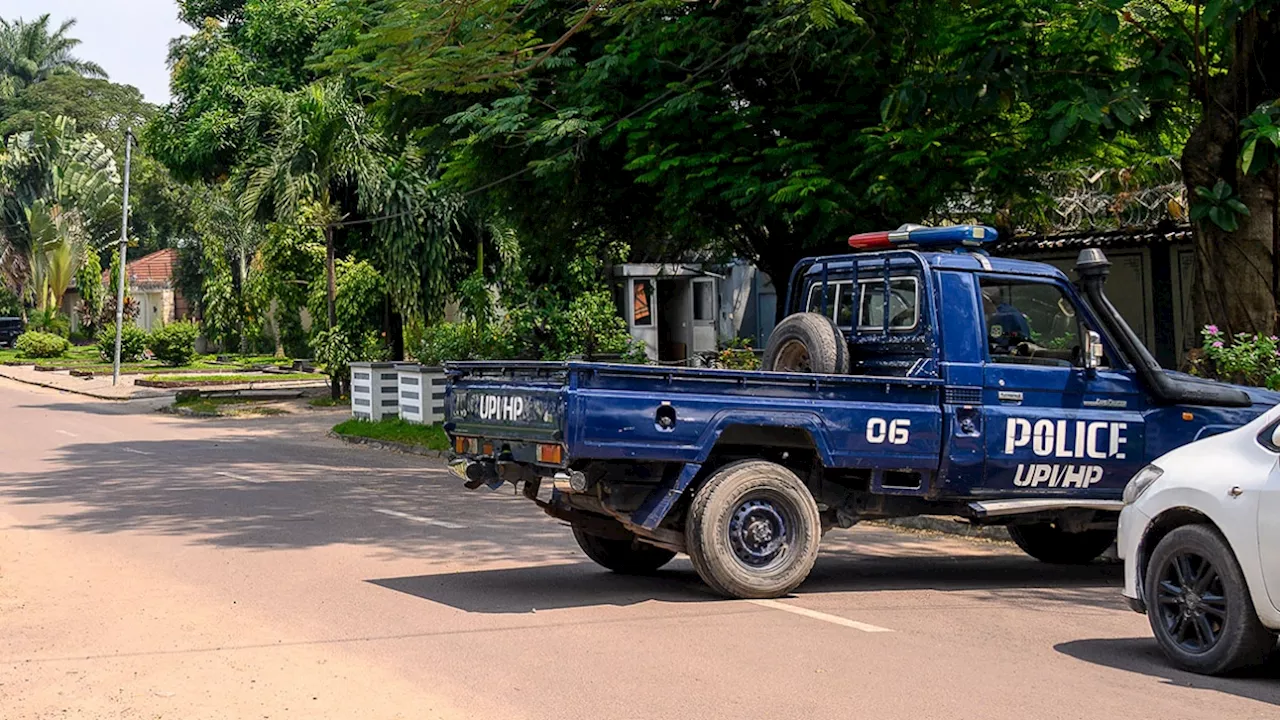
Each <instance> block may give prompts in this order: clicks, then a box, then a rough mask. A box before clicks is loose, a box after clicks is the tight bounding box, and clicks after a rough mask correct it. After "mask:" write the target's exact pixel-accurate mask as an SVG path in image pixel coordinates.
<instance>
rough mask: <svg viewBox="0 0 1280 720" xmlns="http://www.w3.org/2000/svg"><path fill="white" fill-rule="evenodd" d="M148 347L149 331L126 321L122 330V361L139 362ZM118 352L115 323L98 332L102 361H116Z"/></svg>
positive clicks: (99, 352) (99, 353) (99, 351)
mask: <svg viewBox="0 0 1280 720" xmlns="http://www.w3.org/2000/svg"><path fill="white" fill-rule="evenodd" d="M146 349H147V332H146V331H145V330H143V329H142V328H140V327H138V326H137V325H134V324H133V323H125V325H124V327H123V328H121V330H120V362H122V363H127V362H138V361H139V360H141V359H142V355H143V353H144V352H146ZM115 354H116V328H115V325H114V324H113V325H111V326H109V327H104V328H103V329H102V331H101V332H99V333H98V355H99V356H101V358H102V362H114V361H115Z"/></svg>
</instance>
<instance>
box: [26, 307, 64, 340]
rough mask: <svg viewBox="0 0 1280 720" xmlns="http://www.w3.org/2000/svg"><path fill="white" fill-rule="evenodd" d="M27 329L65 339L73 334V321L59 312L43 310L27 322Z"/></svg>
mask: <svg viewBox="0 0 1280 720" xmlns="http://www.w3.org/2000/svg"><path fill="white" fill-rule="evenodd" d="M27 329H29V330H34V331H36V332H44V333H50V334H52V335H57V336H58V337H64V338H65V337H67V336H68V335H70V334H71V321H70V320H68V319H67V318H66V317H65V316H63V315H60V314H59V313H58V311H57V310H53V309H49V310H41V311H38V312H34V313H32V314H31V317H30V318H29V319H28V320H27Z"/></svg>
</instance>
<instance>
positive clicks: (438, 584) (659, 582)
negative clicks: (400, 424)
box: [369, 530, 1124, 614]
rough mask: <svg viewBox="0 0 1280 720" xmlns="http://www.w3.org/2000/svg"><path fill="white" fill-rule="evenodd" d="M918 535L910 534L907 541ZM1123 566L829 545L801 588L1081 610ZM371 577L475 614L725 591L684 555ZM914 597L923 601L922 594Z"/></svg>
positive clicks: (1100, 599) (691, 598) (886, 534)
mask: <svg viewBox="0 0 1280 720" xmlns="http://www.w3.org/2000/svg"><path fill="white" fill-rule="evenodd" d="M895 535H896V533H895V532H894V531H891V530H883V531H873V532H872V533H868V534H866V535H865V536H864V537H862V538H861V539H863V540H864V541H872V540H873V538H874V542H877V543H878V544H879V546H881V547H883V546H887V545H891V544H893V543H895V542H898V539H897V538H896V537H895ZM907 541H908V542H911V540H910V539H908V540H907ZM1119 577H1120V570H1119V569H1118V568H1117V567H1115V566H1111V565H1105V564H1095V565H1084V566H1076V567H1064V566H1059V567H1052V566H1045V565H1042V564H1040V563H1037V562H1035V561H1034V560H1031V559H1029V558H1023V557H1019V556H1012V555H983V556H977V557H964V558H957V557H950V556H947V555H945V554H939V552H938V551H935V552H934V553H932V554H926V555H914V556H895V557H874V556H866V555H856V554H854V555H847V554H841V555H835V554H831V553H824V554H823V556H822V557H820V558H819V560H818V563H817V565H816V566H815V567H814V570H813V573H812V574H811V575H810V576H809V579H808V580H806V581H805V583H804V584H803V585H801V586H800V587H799V589H797V590H796V593H795V594H796V595H797V596H801V597H803V596H805V595H816V594H820V593H872V592H886V591H887V592H894V591H906V592H915V591H920V590H932V591H936V592H943V593H969V594H971V597H972V599H973V600H974V601H976V602H994V601H998V602H1027V603H1037V604H1040V605H1044V604H1045V603H1052V602H1060V603H1065V604H1069V605H1070V606H1072V607H1073V608H1079V607H1081V606H1090V607H1094V608H1100V609H1108V610H1119V609H1124V603H1123V602H1122V601H1121V600H1119V595H1118V593H1119V589H1118V582H1119V580H1118V579H1119ZM369 582H371V583H373V584H374V585H378V586H380V587H384V588H388V589H390V590H395V591H398V592H403V593H406V594H409V595H413V596H415V597H420V598H422V599H424V600H430V601H432V602H437V603H440V604H443V605H448V606H450V607H454V608H457V609H459V610H465V611H467V612H475V613H497V614H501V613H524V612H529V610H530V608H538V609H561V608H580V607H593V606H598V605H634V604H637V603H641V602H645V601H648V600H660V601H666V602H708V601H716V600H720V599H721V598H719V597H717V596H716V595H714V594H712V593H711V591H710V590H709V589H707V588H706V586H704V585H703V584H702V581H701V580H700V579H699V578H698V576H697V574H696V573H695V572H694V571H693V568H692V566H691V565H690V564H689V563H688V561H687V560H684V559H683V558H682V559H680V560H676V561H675V562H673V563H672V564H671V565H668V566H667V567H666V568H663V569H662V570H660V571H658V572H657V573H654V574H653V575H649V576H626V575H618V574H616V573H611V572H609V571H606V570H604V569H602V568H600V567H598V566H596V565H594V564H591V563H577V564H571V565H568V564H567V565H552V566H539V567H522V568H511V569H495V570H478V571H466V572H454V573H440V574H433V575H417V576H411V577H397V578H380V579H376V580H370V581H369ZM912 602H914V603H917V604H918V603H919V602H921V601H920V600H919V599H918V598H916V599H914V600H913V601H912Z"/></svg>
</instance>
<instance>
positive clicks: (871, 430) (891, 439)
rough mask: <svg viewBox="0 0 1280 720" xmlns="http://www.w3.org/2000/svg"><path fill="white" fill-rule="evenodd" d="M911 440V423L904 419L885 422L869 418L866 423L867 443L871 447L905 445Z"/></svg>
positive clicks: (882, 419) (881, 419)
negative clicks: (871, 445)
mask: <svg viewBox="0 0 1280 720" xmlns="http://www.w3.org/2000/svg"><path fill="white" fill-rule="evenodd" d="M910 439H911V421H910V420H906V419H904V418H899V419H897V420H885V419H884V418H871V419H870V420H868V421H867V442H869V443H871V444H873V445H880V444H882V443H885V442H887V443H889V444H890V445H906V444H907V441H908V440H910Z"/></svg>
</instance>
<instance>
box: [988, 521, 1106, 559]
mask: <svg viewBox="0 0 1280 720" xmlns="http://www.w3.org/2000/svg"><path fill="white" fill-rule="evenodd" d="M1009 537H1011V538H1013V541H1014V542H1015V543H1017V544H1018V547H1020V548H1022V552H1024V553H1026V554H1028V555H1030V556H1031V557H1033V558H1035V559H1037V560H1039V561H1040V562H1043V563H1049V564H1050V565H1084V564H1085V563H1089V562H1092V561H1093V560H1094V559H1096V558H1097V557H1098V556H1099V555H1101V554H1102V553H1104V552H1106V551H1107V548H1109V547H1111V543H1113V542H1115V539H1116V534H1115V532H1113V531H1111V530H1085V531H1084V532H1078V533H1069V532H1066V531H1064V530H1059V529H1058V528H1056V527H1054V525H1053V524H1052V523H1036V524H1034V525H1010V526H1009Z"/></svg>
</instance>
